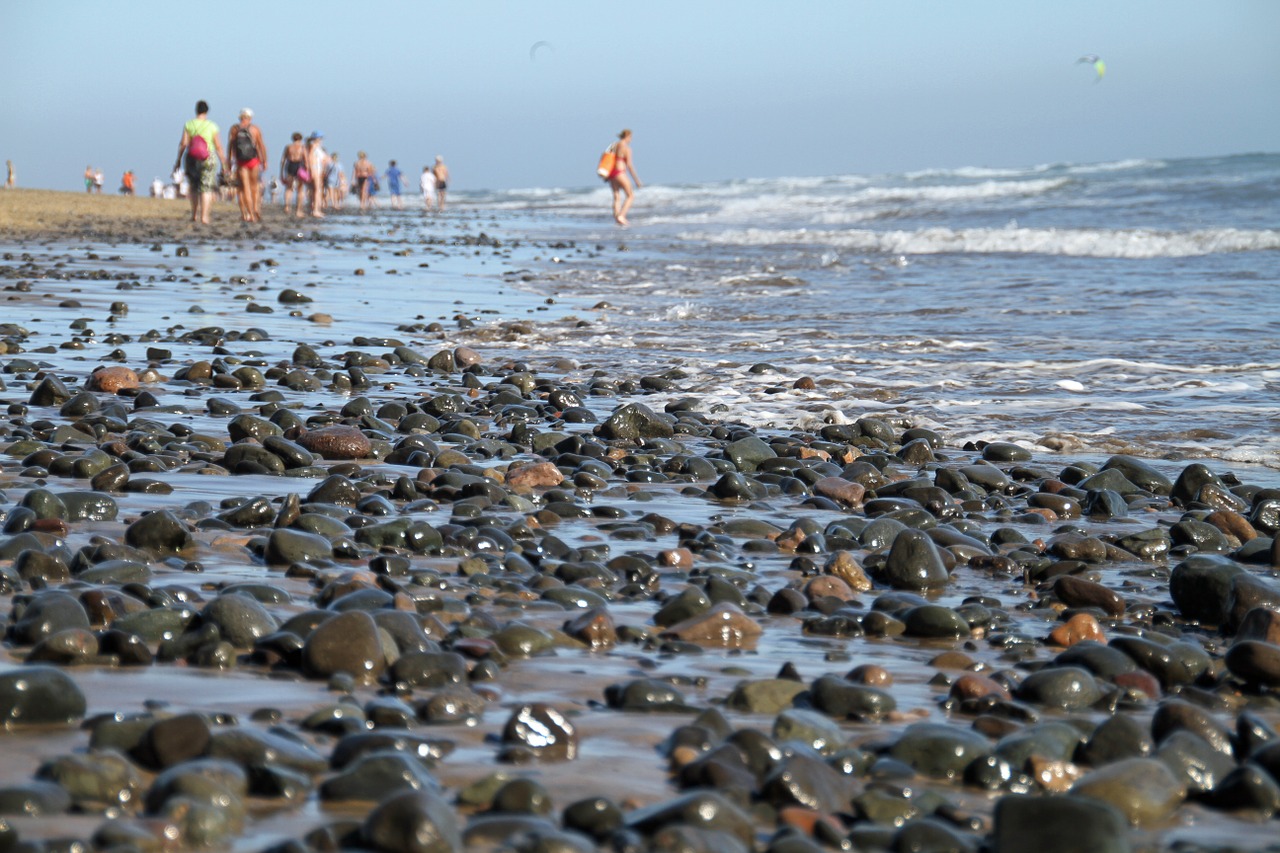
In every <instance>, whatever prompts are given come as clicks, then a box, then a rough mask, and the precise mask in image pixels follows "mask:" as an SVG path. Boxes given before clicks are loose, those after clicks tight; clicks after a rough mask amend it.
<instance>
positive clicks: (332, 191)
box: [324, 151, 342, 210]
mask: <svg viewBox="0 0 1280 853" xmlns="http://www.w3.org/2000/svg"><path fill="white" fill-rule="evenodd" d="M341 182H342V161H341V159H339V157H338V152H337V151H335V152H333V154H331V155H329V166H328V168H326V169H325V170H324V203H325V205H326V206H328V207H329V208H330V209H332V210H337V209H338V208H340V207H342V199H341V198H340V197H339V196H338V185H339V184H340V183H341Z"/></svg>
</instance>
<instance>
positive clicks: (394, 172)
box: [382, 160, 404, 209]
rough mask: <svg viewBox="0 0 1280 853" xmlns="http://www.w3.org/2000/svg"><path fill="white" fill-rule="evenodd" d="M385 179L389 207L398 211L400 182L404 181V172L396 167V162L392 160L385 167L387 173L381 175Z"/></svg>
mask: <svg viewBox="0 0 1280 853" xmlns="http://www.w3.org/2000/svg"><path fill="white" fill-rule="evenodd" d="M382 176H383V177H384V178H386V179H387V191H388V192H390V193H391V206H392V207H394V208H397V209H399V207H400V181H401V180H403V179H404V172H401V171H400V170H399V169H398V168H397V167H396V161H395V160H392V161H391V164H390V165H389V166H387V171H385V172H383V173H382Z"/></svg>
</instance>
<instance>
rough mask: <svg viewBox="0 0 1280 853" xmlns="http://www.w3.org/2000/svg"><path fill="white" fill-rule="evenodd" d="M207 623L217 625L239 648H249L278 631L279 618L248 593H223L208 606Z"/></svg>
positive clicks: (205, 614) (206, 608)
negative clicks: (277, 619) (277, 621)
mask: <svg viewBox="0 0 1280 853" xmlns="http://www.w3.org/2000/svg"><path fill="white" fill-rule="evenodd" d="M201 616H202V618H203V619H204V622H205V624H210V625H215V626H217V628H218V631H219V633H221V634H222V638H223V639H224V640H226V641H227V642H229V643H231V645H233V646H235V647H236V648H238V649H249V648H252V647H253V644H254V643H255V642H257V641H258V640H259V639H260V638H262V637H265V636H266V635H267V634H270V633H272V632H273V631H275V630H276V628H277V625H276V620H275V617H273V616H272V615H271V614H270V613H268V612H267V610H266V608H265V607H263V606H262V605H261V604H259V603H258V602H257V601H256V600H254V599H253V598H251V597H250V596H247V595H240V594H234V593H233V594H231V595H220V596H218V597H217V598H215V599H213V600H212V601H210V602H209V603H208V604H206V605H205V608H204V610H203V611H201Z"/></svg>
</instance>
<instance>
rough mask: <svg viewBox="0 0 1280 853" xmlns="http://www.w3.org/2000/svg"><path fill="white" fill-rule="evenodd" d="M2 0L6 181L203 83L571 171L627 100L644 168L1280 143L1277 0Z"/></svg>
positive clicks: (1111, 155)
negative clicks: (1097, 66)
mask: <svg viewBox="0 0 1280 853" xmlns="http://www.w3.org/2000/svg"><path fill="white" fill-rule="evenodd" d="M197 9H199V10H203V11H200V12H199V13H198V16H197V17H198V18H199V20H192V21H191V22H190V23H187V22H186V20H185V18H187V17H189V16H191V15H192V13H193V10H197ZM2 20H3V24H2V25H0V26H3V30H4V34H5V40H4V45H5V46H4V50H3V51H0V86H2V87H3V96H0V107H2V108H0V159H7V160H12V161H13V162H14V166H15V169H16V172H17V179H18V184H19V185H20V186H27V187H41V188H47V189H61V190H78V189H82V188H83V183H82V175H83V172H84V167H85V166H86V165H93V166H95V167H97V168H100V169H102V171H103V172H104V174H105V176H106V184H107V188H108V189H111V188H114V187H116V186H118V185H119V177H120V175H121V174H122V173H123V172H124V170H125V169H132V170H133V171H134V172H135V173H136V174H137V175H138V177H139V179H140V184H141V185H145V184H146V183H147V182H149V181H150V180H151V178H152V177H153V176H157V175H165V174H167V173H168V172H169V171H170V170H171V169H172V166H173V162H174V156H175V154H176V153H177V148H178V141H179V138H180V136H181V133H182V124H183V123H184V122H185V121H186V120H187V119H188V118H190V117H192V116H193V115H194V106H195V102H196V101H197V100H198V99H204V100H206V101H208V102H209V104H210V106H211V111H210V118H212V119H213V120H214V121H215V122H216V123H217V124H218V125H219V126H220V127H221V129H222V131H223V141H224V145H225V139H226V137H225V133H226V131H227V130H228V129H229V128H230V125H231V124H232V123H234V122H235V120H236V116H237V114H238V113H239V110H240V108H242V107H245V106H248V107H252V108H253V109H254V111H255V113H256V115H257V118H256V121H257V122H258V124H259V127H260V128H261V129H262V131H263V133H264V135H265V138H266V142H267V145H268V149H269V151H270V152H271V154H270V157H271V163H270V165H271V166H272V169H273V170H274V169H275V168H277V166H278V161H279V157H280V152H281V150H282V149H283V146H284V145H285V143H287V142H288V137H289V135H290V134H291V133H292V132H294V131H298V132H301V133H303V134H309V133H310V132H311V131H313V130H319V131H321V132H323V133H324V134H325V137H326V143H327V148H328V149H329V150H331V151H333V150H336V151H338V152H339V153H340V154H341V155H342V159H343V162H344V164H345V165H346V166H347V167H348V169H349V167H350V164H351V163H352V162H353V161H354V158H355V157H354V155H355V154H356V152H357V151H358V150H365V151H367V152H368V154H369V156H370V158H371V159H372V160H374V162H375V163H377V164H378V165H379V167H380V168H385V167H386V165H387V163H388V161H389V160H391V159H395V160H397V161H398V163H399V165H400V168H402V169H403V170H405V171H406V172H408V173H409V174H411V175H413V174H416V173H418V172H420V171H421V169H422V167H423V166H424V165H426V164H428V163H430V162H432V161H433V160H434V158H435V156H436V155H442V156H444V158H445V161H446V163H447V164H448V165H449V166H450V169H451V172H452V176H451V177H452V179H451V181H450V186H451V189H461V190H467V189H490V190H493V189H498V190H500V189H518V188H533V187H546V188H557V187H558V188H572V187H582V186H589V185H592V184H593V183H595V182H596V181H597V179H596V178H595V165H596V160H597V159H598V157H599V154H600V151H601V150H602V149H603V148H604V147H605V146H606V145H607V144H608V143H609V142H611V141H612V140H613V139H614V138H615V137H616V135H617V133H618V131H619V130H620V129H622V128H623V127H629V128H632V129H633V131H634V143H633V152H634V160H635V165H636V167H637V170H638V172H639V174H640V177H641V178H642V180H644V181H645V182H646V183H651V184H681V183H696V182H703V181H720V180H726V179H733V178H767V177H809V176H822V175H836V174H841V175H846V174H869V175H870V174H880V173H892V172H903V171H916V170H922V169H932V168H938V169H944V168H959V167H963V166H990V167H1021V166H1033V165H1039V164H1045V163H1061V162H1077V163H1092V162H1108V161H1116V160H1126V159H1133V158H1175V157H1195V156H1216V155H1224V154H1235V153H1247V152H1258V151H1266V152H1274V151H1277V150H1280V109H1277V107H1278V106H1280V95H1277V92H1280V2H1277V1H1276V0H1215V2H1212V3H1207V2H1204V0H1072V1H1071V2H1049V0H964V2H952V1H951V0H933V2H924V0H894V2H890V0H789V2H777V0H774V2H764V0H679V1H678V2H677V0H646V2H643V3H621V4H613V3H611V4H604V3H589V2H585V0H523V2H515V0H510V2H501V0H417V1H416V2H403V3H401V2H389V0H357V2H354V3H353V2H331V0H309V2H305V3H292V2H286V0H267V2H263V0H255V2H241V0H222V2H218V3H210V4H204V5H197V6H192V5H190V4H180V3H174V2H172V0H163V2H162V1H161V0H128V2H123V0H119V2H108V0H44V2H38V3H37V2H13V3H8V4H6V9H5V13H4V16H3V19H2ZM246 33H247V36H245V35H243V34H246ZM540 42H545V43H546V44H545V45H543V46H540V47H538V48H537V49H536V50H531V49H532V48H534V46H535V45H538V44H539V43H540ZM1086 54H1097V55H1099V56H1101V57H1103V59H1104V60H1105V61H1106V63H1107V74H1106V76H1105V78H1104V79H1103V80H1101V81H1100V82H1095V74H1094V72H1093V70H1092V68H1090V67H1089V66H1088V65H1085V64H1080V63H1078V62H1077V60H1078V59H1079V58H1080V57H1081V56H1083V55H1086Z"/></svg>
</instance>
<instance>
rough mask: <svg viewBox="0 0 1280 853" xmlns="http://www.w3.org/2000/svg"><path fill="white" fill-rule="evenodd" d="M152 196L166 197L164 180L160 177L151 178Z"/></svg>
mask: <svg viewBox="0 0 1280 853" xmlns="http://www.w3.org/2000/svg"><path fill="white" fill-rule="evenodd" d="M151 197H152V198H164V181H162V180H160V178H158V177H156V178H152V179H151Z"/></svg>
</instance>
